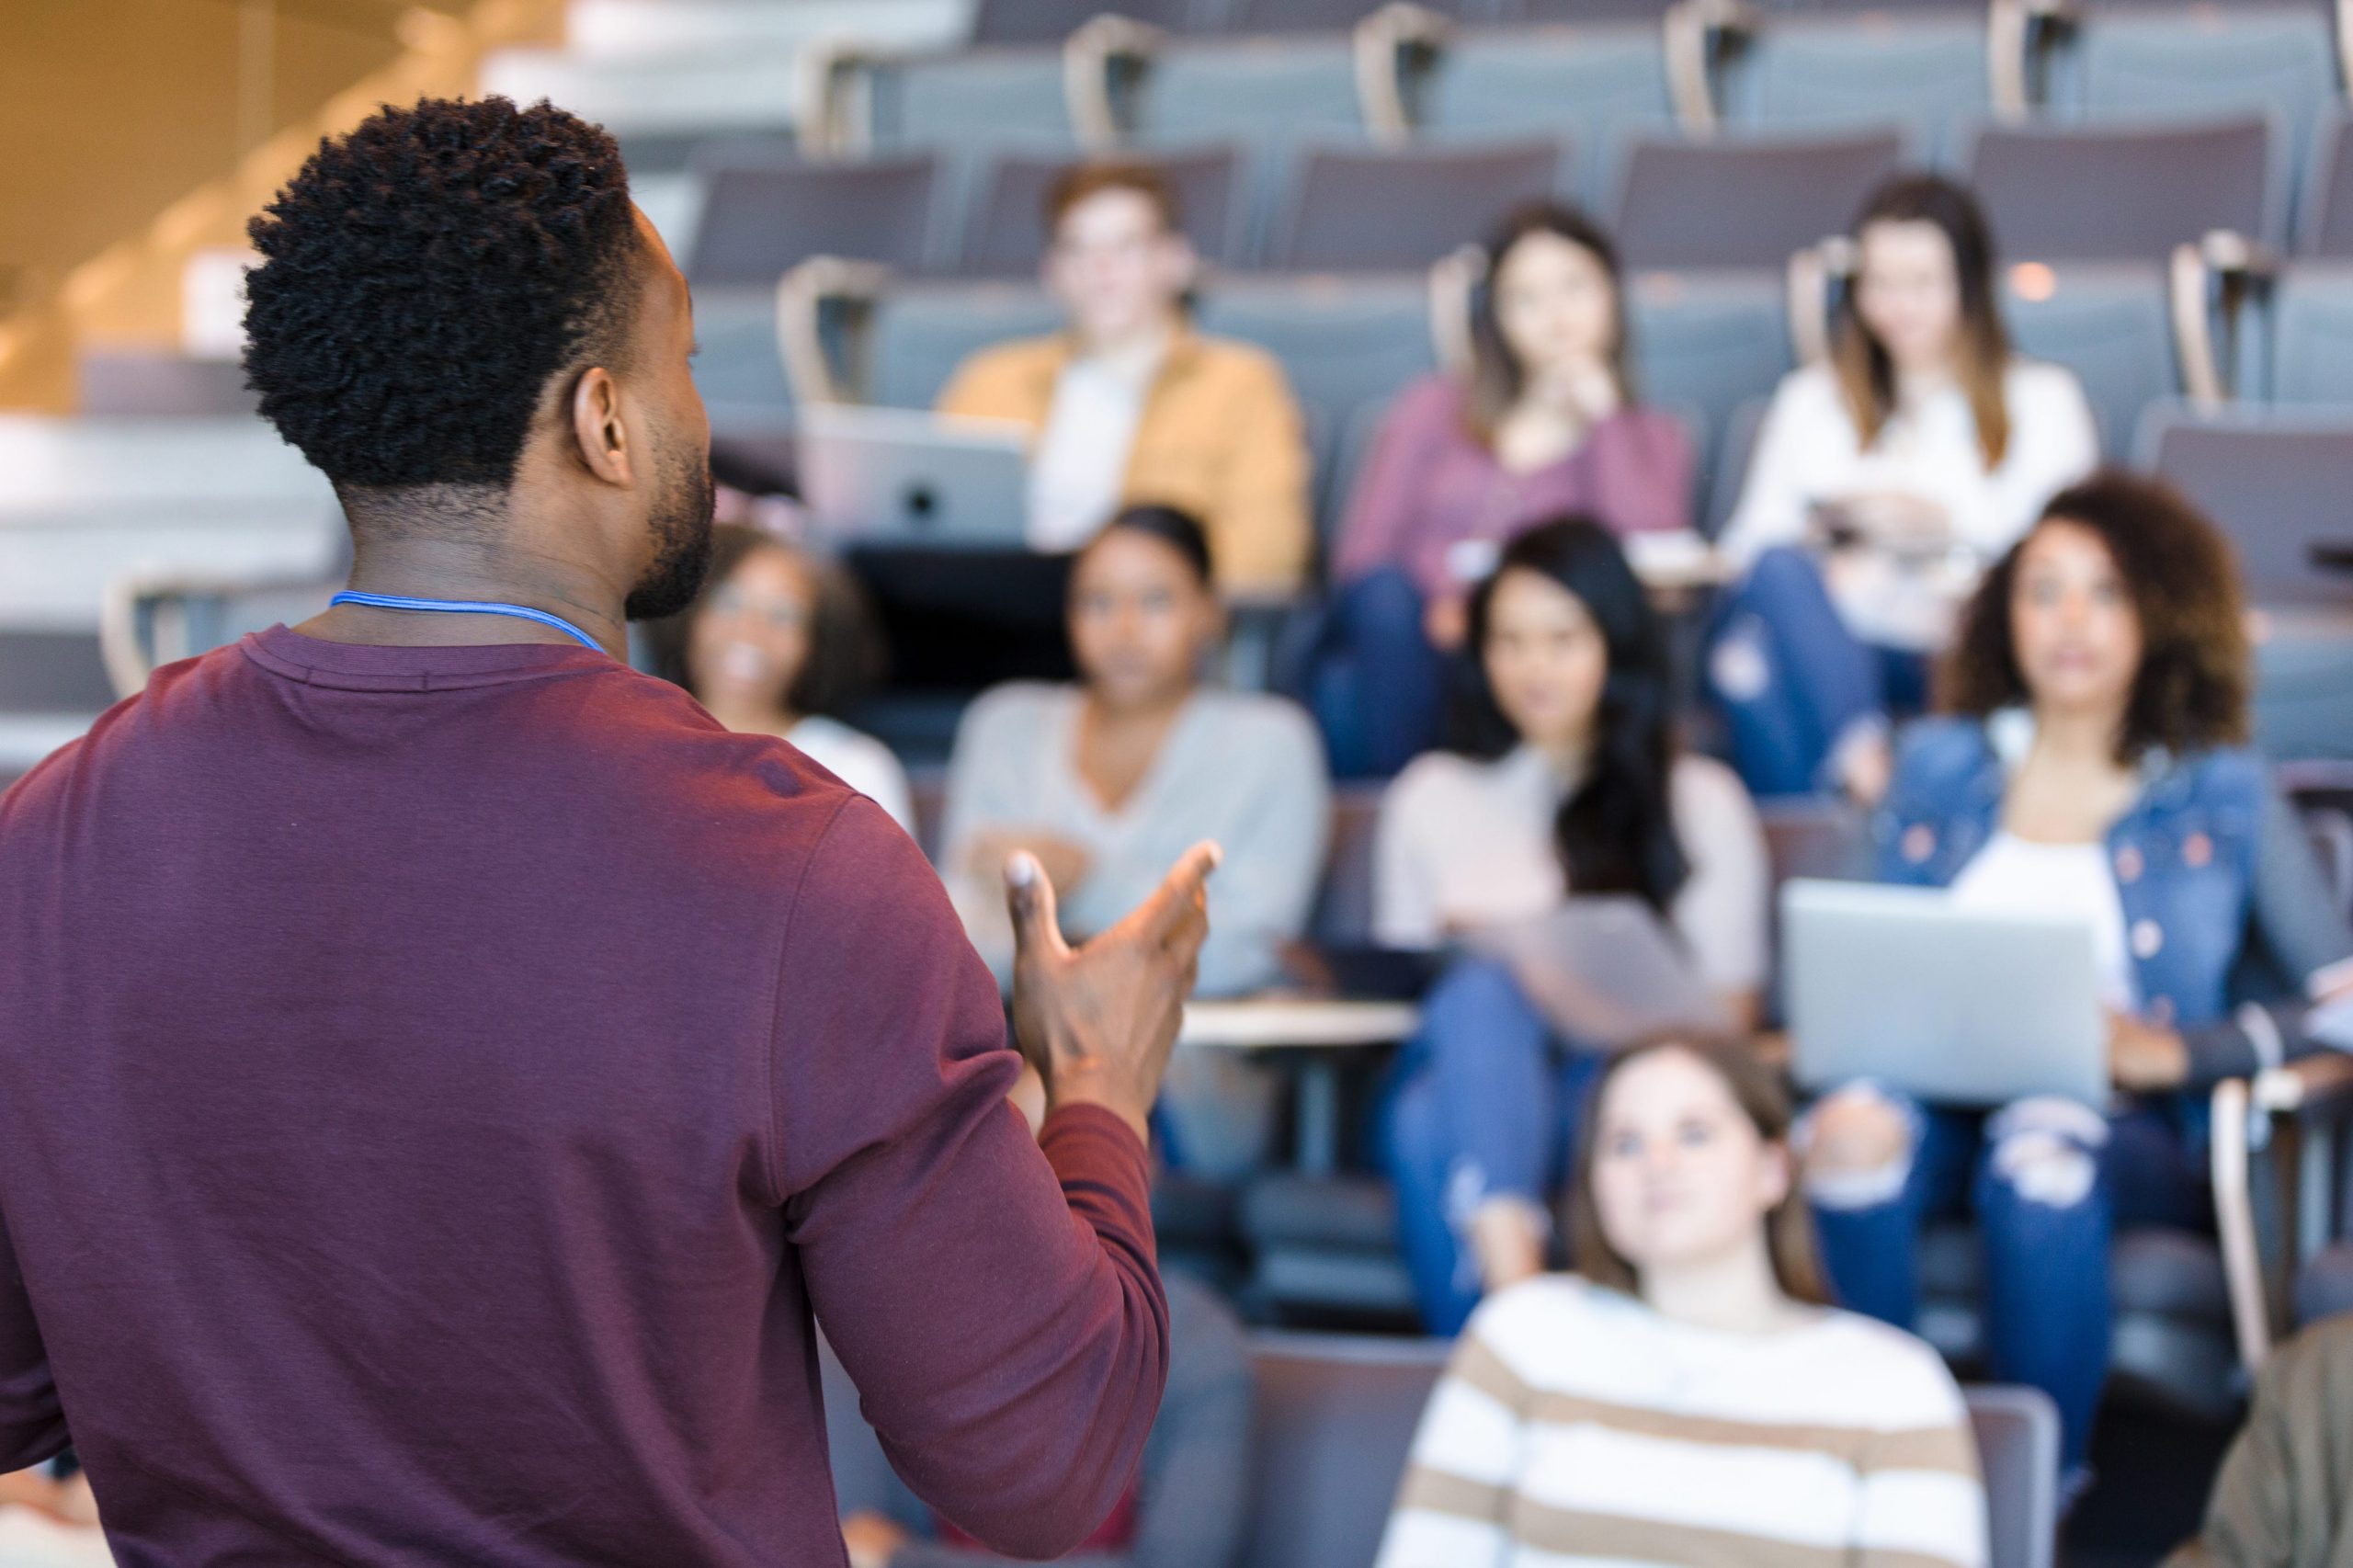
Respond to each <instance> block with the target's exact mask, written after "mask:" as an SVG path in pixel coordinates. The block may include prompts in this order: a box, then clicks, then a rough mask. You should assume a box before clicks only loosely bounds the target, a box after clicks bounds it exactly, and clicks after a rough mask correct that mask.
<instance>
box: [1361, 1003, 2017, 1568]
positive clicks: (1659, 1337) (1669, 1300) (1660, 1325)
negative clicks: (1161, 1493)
mask: <svg viewBox="0 0 2353 1568" xmlns="http://www.w3.org/2000/svg"><path fill="white" fill-rule="evenodd" d="M1789 1127H1790V1108H1789V1102H1788V1100H1787V1098H1786V1097H1785V1096H1784V1095H1783V1094H1782V1092H1781V1090H1780V1087H1779V1084H1778V1082H1777V1081H1776V1080H1775V1078H1774V1077H1773V1076H1772V1074H1770V1073H1769V1072H1768V1071H1767V1070H1766V1069H1765V1068H1763V1067H1761V1066H1760V1065H1758V1064H1757V1063H1756V1062H1755V1061H1754V1060H1753V1059H1752V1058H1750V1057H1749V1056H1748V1055H1747V1054H1746V1052H1745V1051H1743V1050H1741V1049H1740V1048H1738V1047H1736V1046H1710V1045H1700V1044H1684V1043H1659V1044H1654V1045H1649V1046H1643V1047H1637V1048H1635V1049H1634V1050H1632V1051H1628V1052H1625V1053H1622V1054H1620V1056H1618V1057H1617V1058H1615V1059H1613V1060H1612V1062H1610V1064H1609V1066H1608V1069H1607V1070H1606V1071H1605V1072H1604V1074H1603V1075H1602V1077H1601V1079H1600V1081H1599V1083H1598V1084H1597V1086H1596V1090H1595V1097H1594V1114H1593V1117H1592V1120H1591V1126H1590V1130H1589V1131H1588V1134H1587V1136H1586V1137H1585V1138H1584V1139H1583V1140H1582V1151H1583V1152H1582V1153H1581V1154H1580V1156H1579V1159H1578V1169H1577V1175H1576V1179H1575V1183H1574V1187H1573V1189H1572V1191H1571V1195H1570V1202H1569V1210H1570V1211H1569V1229H1570V1234H1571V1244H1572V1249H1573V1253H1574V1261H1575V1263H1576V1267H1577V1269H1578V1272H1579V1274H1580V1275H1581V1276H1582V1278H1570V1277H1563V1276H1558V1275H1548V1276H1544V1277H1540V1278H1535V1279H1531V1280H1529V1281H1526V1282H1524V1283H1522V1284H1519V1285H1517V1286H1515V1287H1513V1288H1512V1289H1511V1290H1506V1291H1504V1292H1502V1293H1501V1294H1499V1295H1496V1296H1495V1297H1493V1298H1491V1299H1490V1300H1489V1301H1487V1302H1486V1303H1485V1304H1483V1306H1481V1307H1480V1309H1479V1311H1478V1313H1477V1315H1476V1316H1474V1317H1473V1318H1472V1320H1471V1324H1470V1326H1469V1328H1468V1329H1467V1330H1465V1332H1464V1334H1463V1336H1462V1338H1461V1342H1460V1344H1459V1345H1458V1346H1456V1349H1455V1353H1454V1358H1453V1359H1452V1361H1451V1362H1450V1363H1449V1366H1448V1368H1447V1371H1446V1376H1445V1378H1444V1379H1443V1380H1442V1381H1440V1382H1439V1384H1438V1388H1437V1390H1436V1392H1434V1393H1433V1394H1432V1395H1431V1398H1430V1403H1429V1406H1428V1408H1427V1411H1426V1412H1425V1413H1424V1415H1423V1416H1422V1424H1421V1427H1420V1429H1419V1431H1418V1432H1416V1434H1415V1438H1414V1447H1413V1452H1412V1456H1411V1459H1410V1460H1409V1462H1408V1466H1407V1470H1406V1473H1405V1479H1404V1484H1403V1486H1402V1488H1401V1490H1400V1492H1399V1494H1398V1498H1397V1505H1396V1509H1395V1512H1394V1513H1393V1514H1392V1516H1391V1517H1390V1521H1389V1529H1388V1532H1387V1535H1386V1536H1385V1538H1384V1539H1383V1540H1382V1542H1381V1555H1380V1558H1379V1564H1378V1568H1523V1565H1525V1568H1534V1565H1535V1564H1539V1563H1545V1564H1552V1563H1563V1562H1609V1563H1613V1564H1618V1565H1620V1568H1627V1565H1631V1564H1643V1563H1656V1564H1696V1563H1704V1562H1777V1563H1783V1562H1785V1563H1792V1564H1795V1563H1819V1564H1820V1565H1821V1568H1839V1565H1841V1564H1887V1565H1891V1568H1892V1565H1893V1564H1898V1563H1902V1564H1920V1565H1927V1564H1944V1565H1947V1568H1980V1565H1982V1564H1983V1563H1984V1562H1985V1555H1986V1543H1985V1533H1986V1530H1985V1527H1986V1518H1985V1502H1984V1487H1983V1485H1982V1483H1981V1482H1980V1480H1979V1476H1978V1467H1977V1455H1976V1448H1975V1444H1974V1443H1973V1441H1972V1437H1971V1435H1970V1427H1969V1421H1968V1415H1967V1411H1966V1409H1965V1407H1964V1406H1963V1404H1962V1402H1961V1392H1960V1391H1959V1390H1958V1389H1957V1388H1955V1387H1954V1385H1953V1381H1952V1377H1951V1374H1950V1373H1949V1372H1948V1371H1946V1369H1945V1368H1944V1365H1943V1363H1942V1362H1940V1361H1938V1358H1937V1357H1936V1354H1935V1352H1934V1351H1932V1350H1930V1349H1929V1348H1928V1346H1926V1345H1924V1344H1922V1343H1921V1342H1919V1341H1918V1340H1916V1339H1914V1338H1912V1337H1911V1336H1910V1335H1905V1334H1903V1333H1900V1332H1898V1331H1896V1330H1894V1329H1892V1328H1888V1327H1886V1326H1884V1325H1883V1324H1878V1323H1875V1322H1873V1321H1871V1320H1870V1319H1868V1318H1863V1317H1859V1316H1857V1315H1855V1314H1853V1313H1849V1312H1837V1311H1835V1310H1833V1309H1831V1308H1829V1307H1827V1306H1825V1305H1824V1304H1823V1303H1824V1295H1823V1291H1822V1289H1821V1285H1820V1282H1819V1280H1820V1277H1819V1274H1818V1272H1817V1270H1816V1268H1815V1267H1814V1261H1813V1250H1812V1241H1811V1233H1810V1232H1809V1229H1808V1221H1807V1217H1806V1212H1805V1208H1804V1204H1803V1203H1802V1200H1800V1199H1798V1198H1797V1196H1796V1194H1795V1191H1794V1173H1793V1171H1792V1169H1791V1162H1790V1148H1789V1142H1788V1139H1789Z"/></svg>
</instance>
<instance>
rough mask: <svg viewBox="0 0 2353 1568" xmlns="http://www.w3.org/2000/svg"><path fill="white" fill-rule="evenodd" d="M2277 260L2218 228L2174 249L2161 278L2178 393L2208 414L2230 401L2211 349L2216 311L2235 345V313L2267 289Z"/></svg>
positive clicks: (2219, 358)
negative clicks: (2170, 318) (2177, 369)
mask: <svg viewBox="0 0 2353 1568" xmlns="http://www.w3.org/2000/svg"><path fill="white" fill-rule="evenodd" d="M2278 272H2279V258H2278V257H2277V256H2273V255H2272V254H2271V253H2270V252H2269V251H2268V250H2266V249H2265V248H2264V247H2263V246H2261V245H2259V244H2256V243H2255V242H2254V241H2252V240H2249V239H2248V238H2246V237H2245V235H2243V234H2239V233H2234V232H2233V231H2231V230H2228V229H2217V230H2214V231H2213V232H2212V233H2209V234H2207V235H2206V236H2205V237H2204V238H2203V239H2200V240H2198V241H2196V242H2194V243H2191V242H2185V243H2183V244H2178V245H2176V246H2175V247H2174V252H2173V260H2172V264H2171V267H2170V269H2169V271H2168V275H2167V278H2166V303H2167V307H2168V309H2169V310H2170V312H2171V313H2172V316H2173V329H2174V330H2173V335H2174V342H2175V344H2176V346H2177V353H2178V355H2179V357H2180V369H2181V384H2182V389H2183V390H2184V391H2185V392H2188V396H2189V401H2190V402H2191V403H2194V404H2196V405H2197V406H2198V407H2199V408H2200V409H2201V410H2204V411H2206V412H2210V413H2211V412H2212V411H2213V410H2215V409H2218V408H2221V407H2222V405H2223V404H2225V403H2229V402H2231V401H2232V400H2233V398H2234V395H2235V390H2234V388H2233V387H2232V385H2231V380H2232V378H2231V376H2230V374H2229V372H2228V371H2227V370H2226V369H2225V368H2224V366H2223V358H2224V356H2223V355H2222V352H2221V351H2220V350H2218V349H2217V348H2216V347H2215V343H2214V318H2215V313H2216V312H2217V310H2219V311H2220V312H2222V315H2223V316H2224V317H2225V318H2227V321H2228V326H2229V332H2230V337H2231V341H2232V342H2233V343H2234V344H2235V343H2236V342H2237V341H2238V312H2239V308H2240V306H2241V304H2242V303H2243V302H2244V301H2245V298H2246V296H2247V294H2248V293H2249V291H2251V290H2255V289H2258V288H2265V287H2268V285H2269V283H2270V281H2271V279H2272V278H2273V277H2274V276H2276V275H2277V273H2278Z"/></svg>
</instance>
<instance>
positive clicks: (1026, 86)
mask: <svg viewBox="0 0 2353 1568" xmlns="http://www.w3.org/2000/svg"><path fill="white" fill-rule="evenodd" d="M860 70H861V78H862V81H863V84H864V89H865V92H866V95H867V107H866V119H867V123H868V127H869V129H870V132H871V134H872V138H873V144H874V146H875V147H876V148H878V149H881V150H883V151H906V150H910V149H915V148H930V149H932V150H934V151H937V152H939V153H972V152H977V151H979V150H981V149H984V148H993V147H1002V146H1008V145H1011V146H1021V147H1029V148H1040V147H1051V148H1059V149H1062V150H1063V151H1065V152H1069V151H1073V150H1075V149H1076V147H1077V145H1078V131H1077V129H1076V128H1075V127H1074V126H1073V125H1072V123H1071V117H1070V98H1069V93H1068V84H1067V82H1066V81H1065V79H1064V76H1063V54H1062V51H1061V50H1059V49H1056V48H1052V47H1045V46H1040V47H1036V48H1024V47H1021V46H1013V47H1008V48H1003V49H997V48H979V49H966V50H959V51H954V52H943V53H926V54H909V55H883V56H878V57H876V58H875V59H873V60H871V61H869V62H865V63H864V64H863V65H862V66H861V68H860Z"/></svg>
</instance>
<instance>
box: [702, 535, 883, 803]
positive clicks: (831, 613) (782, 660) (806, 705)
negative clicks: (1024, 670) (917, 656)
mask: <svg viewBox="0 0 2353 1568" xmlns="http://www.w3.org/2000/svg"><path fill="white" fill-rule="evenodd" d="M679 619H680V624H679V625H677V626H676V627H674V628H672V629H671V630H670V631H668V633H667V634H666V637H665V643H666V646H665V650H664V656H663V662H664V663H665V665H667V666H668V668H667V669H666V670H665V673H666V674H668V675H669V676H670V677H671V678H672V679H673V680H676V682H677V683H678V684H679V685H681V686H683V687H686V688H687V689H688V690H689V691H691V692H693V693H694V695H695V700H696V701H698V702H699V703H701V704H702V705H703V707H704V709H705V710H707V711H709V713H710V716H711V717H712V718H714V719H716V720H718V721H719V722H721V723H722V724H724V725H726V726H727V727H728V728H729V729H731V730H735V731H739V732H741V733H745V734H760V735H778V736H780V737H782V738H783V739H785V740H788V741H790V742H791V743H792V744H794V745H796V746H798V747H800V748H801V751H803V752H804V753H806V754H807V755H808V756H809V758H810V759H811V760H812V761H813V762H815V763H816V764H817V765H818V766H819V767H823V768H824V769H825V770H826V771H827V772H829V773H831V774H833V775H834V777H835V778H839V779H840V780H841V781H842V782H843V783H845V784H847V785H848V786H849V787H850V788H851V789H853V790H857V791H858V793H859V794H861V795H864V796H866V797H867V798H868V799H869V800H870V801H873V802H874V803H875V804H876V805H878V806H881V808H882V809H883V810H884V811H886V812H890V813H891V819H892V821H893V822H895V823H897V824H899V825H900V826H901V827H903V828H904V829H905V830H906V831H907V832H908V834H909V835H913V834H914V833H915V804H914V801H913V799H912V797H911V796H910V795H909V793H908V790H907V775H906V770H905V769H904V767H901V766H900V765H899V759H898V758H897V757H896V756H892V753H891V748H890V747H888V746H886V745H884V744H882V743H881V741H878V740H876V739H874V738H873V737H872V736H870V735H866V734H861V733H858V731H856V730H853V729H851V728H850V727H849V726H848V725H847V724H846V723H844V722H842V721H841V719H840V717H839V715H840V714H842V713H843V712H845V711H847V709H848V707H849V705H850V704H851V703H853V702H855V701H857V700H858V699H859V698H860V697H862V696H864V695H865V694H866V693H867V692H868V691H869V690H870V689H871V688H872V687H873V686H874V685H875V683H876V681H877V679H878V678H879V676H881V669H882V648H881V642H880V641H879V640H878V639H877V637H876V635H875V631H874V627H873V622H872V619H871V618H870V615H869V613H868V611H867V608H866V603H865V599H864V597H863V596H862V595H861V594H860V593H859V591H858V585H857V584H856V583H854V582H853V581H852V580H851V579H850V578H849V576H848V575H847V574H846V573H844V572H843V571H842V570H841V569H840V568H839V567H837V566H835V564H833V563H832V562H828V561H825V560H824V559H823V558H821V557H819V556H816V555H813V554H812V553H810V552H809V551H806V550H803V549H801V547H800V546H798V545H793V544H788V543H786V542H785V541H784V540H781V539H779V538H778V537H776V536H775V535H773V534H767V533H763V532H761V531H759V530H757V529H755V528H747V527H745V526H743V525H741V524H728V525H722V526H721V527H720V528H718V529H716V530H715V532H714V538H713V541H712V547H711V557H710V572H709V573H708V574H707V575H705V577H704V578H703V588H702V593H701V596H700V597H699V598H697V599H696V601H695V603H694V605H693V606H692V607H691V608H688V610H687V612H686V613H685V615H684V616H683V617H681V618H679Z"/></svg>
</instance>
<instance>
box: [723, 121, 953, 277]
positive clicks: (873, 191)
mask: <svg viewBox="0 0 2353 1568" xmlns="http://www.w3.org/2000/svg"><path fill="white" fill-rule="evenodd" d="M704 174H705V178H706V184H707V190H706V194H705V196H704V198H703V207H702V218H701V222H699V224H698V225H697V227H696V230H695V237H694V242H693V244H691V245H690V246H689V247H688V259H687V267H686V272H687V277H688V279H690V280H691V281H692V282H694V283H695V284H696V285H698V286H701V285H704V284H726V283H744V284H773V283H775V282H776V280H777V279H778V278H781V277H782V276H783V275H784V274H785V273H786V272H788V271H790V269H791V268H792V267H797V266H799V265H800V264H801V262H804V261H806V260H808V259H809V258H810V257H811V256H845V257H847V258H849V259H852V260H856V261H876V262H882V263H885V264H887V265H889V266H892V267H904V268H906V269H909V270H921V269H922V268H923V267H926V265H927V264H928V263H929V261H930V259H931V244H932V201H933V194H934V190H935V188H936V187H937V186H938V165H937V161H936V160H935V159H934V158H933V157H932V156H931V155H930V154H928V153H915V154H911V155H906V156H894V157H887V158H876V159H873V160H871V161H870V162H864V163H848V164H822V163H802V162H796V161H792V160H790V159H779V160H767V159H762V160H757V161H753V160H745V161H742V162H736V161H719V162H715V163H713V164H712V165H709V166H707V168H706V169H705V170H704Z"/></svg>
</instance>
